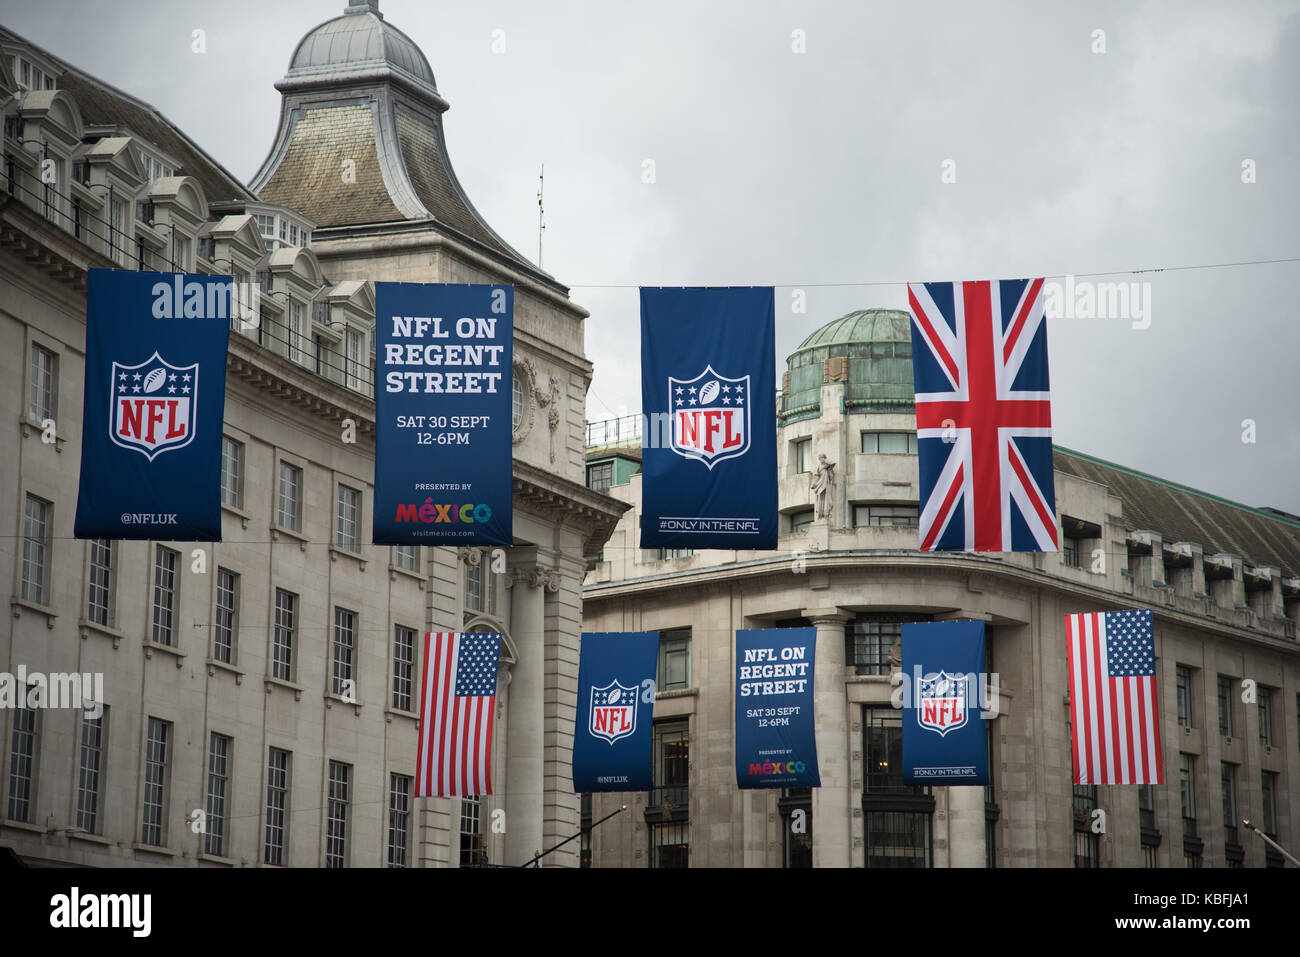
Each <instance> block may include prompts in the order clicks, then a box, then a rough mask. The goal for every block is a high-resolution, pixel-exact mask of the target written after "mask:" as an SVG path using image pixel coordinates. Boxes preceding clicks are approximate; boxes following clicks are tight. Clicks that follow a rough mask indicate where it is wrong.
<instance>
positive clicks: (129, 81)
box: [2, 0, 1300, 513]
mask: <svg viewBox="0 0 1300 957" xmlns="http://www.w3.org/2000/svg"><path fill="white" fill-rule="evenodd" d="M344 5H345V2H344V0H277V2H274V3H267V2H257V3H253V2H246V0H226V2H222V3H205V2H198V0H166V2H162V0H158V2H153V0H150V2H144V0H139V2H121V0H114V2H108V0H104V2H87V0H82V2H71V0H43V2H41V3H33V4H23V5H21V6H19V5H17V4H15V3H13V2H5V3H4V5H3V6H4V10H3V14H2V18H3V22H4V24H5V25H6V26H9V27H10V28H12V29H13V30H15V31H17V32H18V33H20V34H22V35H24V36H26V37H27V38H28V39H30V40H32V41H33V42H35V43H37V44H39V45H41V46H44V47H45V48H46V49H48V50H50V51H51V52H52V53H55V54H56V55H58V56H60V57H63V58H65V59H67V60H70V61H72V62H74V63H76V64H78V65H79V66H80V67H81V68H83V69H85V70H87V71H88V72H90V73H92V74H94V75H96V76H98V77H100V78H102V79H104V80H106V81H108V82H110V83H113V84H114V85H117V86H119V87H121V88H123V89H125V90H127V91H129V92H131V93H132V94H134V95H136V96H138V97H140V98H142V99H144V100H146V101H148V102H150V103H152V104H153V105H154V106H156V107H157V108H158V109H160V110H161V111H162V112H163V113H164V114H165V115H166V116H167V117H168V118H169V119H171V120H172V121H173V122H175V123H177V124H178V125H180V126H181V127H182V128H183V129H184V130H185V131H186V132H187V133H188V134H189V135H190V137H191V138H192V139H194V140H195V141H196V142H198V143H199V144H200V145H201V146H203V147H204V148H205V149H206V150H207V151H208V152H209V153H211V154H212V155H213V156H214V157H215V158H217V159H218V160H219V161H220V162H222V163H223V164H224V165H225V166H226V167H227V168H228V169H230V170H231V171H232V172H234V173H235V174H236V175H238V176H240V177H242V178H244V179H245V180H247V179H249V178H251V177H252V175H253V173H254V172H255V171H256V170H257V168H258V167H259V166H260V164H261V161H262V159H263V158H264V157H265V155H266V152H267V150H268V149H269V147H270V145H271V141H272V137H273V135H274V132H275V129H276V124H277V122H278V116H279V105H280V97H279V94H278V93H277V92H276V90H275V89H274V88H273V85H272V84H274V83H275V81H277V80H278V79H280V78H281V77H282V76H283V75H284V72H285V70H286V69H287V66H288V61H289V57H290V55H291V53H292V52H293V49H294V46H295V44H296V43H297V42H298V40H299V39H300V38H301V37H302V35H303V34H304V33H306V32H307V31H308V30H310V29H311V28H312V27H314V26H316V25H317V24H318V23H320V22H322V21H324V20H326V19H329V18H331V17H333V16H336V15H337V14H339V13H341V12H342V9H343V6H344ZM381 9H382V11H383V12H384V14H385V17H386V18H387V19H388V20H389V22H391V23H392V24H394V25H395V26H397V27H399V28H400V29H402V30H403V31H404V32H406V33H407V34H408V35H409V36H410V37H411V38H412V39H413V40H414V41H415V42H416V43H417V44H419V45H420V47H421V48H422V49H423V50H424V53H425V55H426V56H427V57H428V58H429V61H430V63H431V65H432V66H433V70H434V75H435V76H436V78H437V84H438V89H439V91H440V92H441V93H442V94H443V96H445V97H446V98H447V99H448V100H449V101H450V102H451V104H452V109H451V111H450V112H449V113H448V114H447V115H446V117H445V124H446V131H447V139H448V147H449V149H450V152H451V158H452V162H453V164H454V166H455V169H456V172H457V175H458V176H459V178H460V180H461V182H462V184H463V185H464V187H465V189H466V191H467V192H468V194H469V196H470V198H471V199H472V200H473V202H474V203H475V205H476V206H477V208H478V210H479V211H480V213H482V214H483V216H484V217H485V218H486V220H487V221H488V222H489V223H490V224H491V225H492V226H493V228H494V229H496V230H497V232H498V233H500V234H501V235H502V236H503V237H505V238H506V240H507V241H509V242H510V243H511V244H513V245H514V246H515V247H516V248H517V249H519V250H520V251H521V252H522V253H524V254H525V255H527V256H528V257H530V258H535V257H536V253H537V204H536V190H537V173H538V166H539V164H541V163H542V162H545V164H546V213H547V216H546V218H547V231H546V241H545V254H544V262H543V265H544V267H545V268H546V269H547V271H549V272H551V273H553V274H554V275H555V276H556V277H557V278H558V279H559V280H560V281H561V282H564V283H566V284H568V285H570V286H571V287H572V289H573V298H574V299H575V300H576V301H578V302H579V303H581V304H582V305H584V306H585V307H587V308H588V309H589V310H590V311H591V313H592V316H591V319H590V320H588V322H587V337H586V342H587V354H588V356H589V357H590V358H591V360H592V361H593V362H594V363H595V367H596V373H595V379H594V381H593V384H592V390H591V392H590V393H589V395H588V415H589V417H591V418H606V417H611V416H613V415H616V414H620V413H622V414H626V413H632V412H639V411H640V385H639V382H640V379H639V373H640V368H639V363H638V360H637V353H638V351H639V331H638V322H639V319H638V298H637V293H636V289H635V288H634V287H635V286H637V285H775V286H777V287H778V288H777V292H776V301H777V338H776V342H777V362H778V369H784V358H785V356H786V354H788V353H789V352H790V351H791V350H792V349H793V348H794V347H795V346H797V345H798V343H799V342H800V341H801V340H802V339H803V338H804V337H805V336H806V335H808V334H809V333H810V332H812V331H813V330H815V329H816V328H818V327H819V326H821V325H822V324H824V323H826V322H828V321H830V320H832V319H834V318H836V317H837V316H840V315H842V314H843V313H845V312H848V311H850V310H852V309H857V308H867V307H872V306H881V307H890V308H898V309H905V308H907V300H906V289H905V286H903V285H901V283H903V282H906V281H908V280H913V281H915V280H921V279H928V280H952V279H993V278H1015V277H1022V276H1048V277H1060V276H1064V275H1066V274H1074V275H1080V274H1084V273H1092V272H1097V271H1103V270H1127V269H1135V268H1159V267H1173V266H1187V265H1197V264H1204V263H1225V262H1237V261H1243V260H1259V259H1278V258H1284V257H1296V256H1300V216H1298V215H1297V213H1300V187H1298V186H1297V175H1300V174H1298V171H1300V3H1297V2H1291V3H1281V2H1277V3H1267V2H1253V0H1252V2H1232V3H1204V4H1202V3H1189V2H1177V3H1134V2H1124V3H1089V4H1083V3H1078V4H1059V3H1051V4H1046V3H1038V2H1020V3H989V2H981V3H978V4H974V3H968V2H957V3H903V2H898V3H870V4H868V3H859V2H853V3H850V2H839V3H832V2H807V0H802V2H796V3H776V2H755V0H709V2H694V3H691V2H685V3H676V2H657V3H654V4H647V3H624V2H608V0H604V2H598V0H582V2H578V0H572V2H549V0H532V2H473V3H450V2H443V0H439V2H424V0H381ZM195 29H203V30H205V31H206V33H207V51H206V53H203V54H201V55H200V54H195V53H193V52H192V51H191V35H192V31H193V30H195ZM495 30H501V31H504V41H505V51H504V52H502V53H494V52H493V49H492V45H493V39H494V35H493V31H495ZM796 30H800V31H803V37H804V43H805V48H806V52H803V53H798V52H795V50H794V49H793V47H794V46H795V41H794V39H793V35H794V31H796ZM1096 30H1104V31H1105V36H1104V42H1105V52H1104V53H1098V52H1093V50H1094V47H1095V46H1097V39H1096V36H1095V34H1094V31H1096ZM498 39H499V36H498ZM647 159H649V160H653V161H654V164H655V182H654V183H653V184H647V183H644V182H643V181H642V179H643V177H642V171H643V162H644V161H645V160H647ZM946 160H952V161H953V163H954V164H955V174H956V182H951V183H945V182H943V181H942V174H943V172H944V166H943V164H944V162H945V161H946ZM1246 160H1252V161H1253V162H1254V169H1255V178H1256V182H1254V183H1251V184H1246V183H1243V182H1242V176H1243V172H1242V164H1243V162H1244V161H1246ZM306 212H307V213H308V215H310V210H307V211H306ZM1103 278H1104V279H1111V280H1126V281H1130V280H1132V281H1146V282H1150V283H1151V306H1152V314H1151V322H1150V327H1149V328H1146V329H1135V328H1133V324H1132V323H1131V322H1129V321H1126V320H1101V319H1092V320H1085V319H1065V318H1062V319H1054V320H1051V321H1049V326H1048V329H1049V331H1048V341H1049V348H1050V353H1051V363H1052V366H1051V376H1052V393H1053V410H1052V411H1053V419H1054V423H1053V424H1054V430H1055V438H1056V441H1057V442H1058V443H1059V444H1061V445H1064V446H1067V447H1069V448H1073V449H1077V450H1080V451H1084V452H1088V453H1090V454H1093V455H1097V456H1100V457H1102V458H1106V459H1110V460H1112V461H1115V462H1118V463H1120V464H1123V465H1128V466H1131V467H1133V468H1137V469H1141V470H1143V471H1147V472H1151V473H1154V474H1156V475H1159V476H1162V477H1165V478H1169V479H1172V480H1174V481H1178V482H1181V483H1183V484H1187V485H1191V486H1194V487H1197V488H1201V489H1204V490H1206V491H1209V492H1213V493H1216V494H1219V495H1223V496H1225V497H1228V498H1232V499H1234V500H1237V501H1241V502H1244V503H1246V504H1250V505H1273V506H1276V507H1279V508H1283V509H1286V510H1288V511H1291V512H1296V513H1300V422H1298V421H1297V418H1298V416H1300V385H1298V384H1297V383H1298V382H1300V376H1298V375H1297V372H1296V363H1297V360H1298V359H1300V330H1298V329H1297V321H1298V320H1300V316H1297V310H1296V307H1295V305H1294V303H1295V298H1296V297H1295V295H1294V292H1295V287H1296V285H1297V283H1298V282H1300V263H1284V264H1276V265H1254V266H1245V267H1239V268H1224V269H1198V270H1186V271H1176V272H1175V271H1167V272H1163V273H1154V274H1145V275H1142V276H1136V277H1130V276H1123V275H1117V276H1110V277H1103ZM841 283H842V284H854V283H860V284H864V285H823V286H818V285H816V284H841ZM867 283H880V284H876V285H865V284H867ZM611 285H613V286H619V285H622V286H625V287H627V288H598V287H602V286H611ZM795 287H797V288H802V289H805V290H806V292H807V312H806V313H804V314H794V313H792V312H791V309H790V303H791V290H792V288H795ZM1246 419H1251V420H1253V421H1254V423H1255V437H1256V441H1255V442H1254V443H1253V444H1249V443H1245V442H1243V441H1242V435H1243V424H1242V423H1243V421H1244V420H1246Z"/></svg>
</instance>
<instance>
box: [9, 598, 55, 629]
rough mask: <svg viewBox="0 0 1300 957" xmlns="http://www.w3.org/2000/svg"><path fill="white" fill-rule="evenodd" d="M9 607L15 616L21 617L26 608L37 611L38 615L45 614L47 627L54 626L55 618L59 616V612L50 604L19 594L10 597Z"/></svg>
mask: <svg viewBox="0 0 1300 957" xmlns="http://www.w3.org/2000/svg"><path fill="white" fill-rule="evenodd" d="M9 608H10V610H11V611H12V612H13V616H14V617H15V618H21V617H22V616H23V609H24V608H26V609H27V610H28V611H30V612H35V613H36V614H38V615H44V616H45V627H46V628H53V627H54V619H55V618H58V617H59V616H58V614H57V613H56V612H54V611H52V610H51V609H50V607H49V606H48V605H42V604H40V603H38V602H34V601H28V600H27V599H26V598H19V597H18V596H17V595H13V596H11V597H10V598H9Z"/></svg>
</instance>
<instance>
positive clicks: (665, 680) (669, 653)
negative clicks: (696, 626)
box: [655, 628, 691, 691]
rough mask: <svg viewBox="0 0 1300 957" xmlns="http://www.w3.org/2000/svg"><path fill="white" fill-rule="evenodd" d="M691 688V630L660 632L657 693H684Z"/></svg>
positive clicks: (677, 629)
mask: <svg viewBox="0 0 1300 957" xmlns="http://www.w3.org/2000/svg"><path fill="white" fill-rule="evenodd" d="M690 686H691V630H690V629H689V628H673V629H671V630H669V631H661V632H659V671H658V675H657V677H656V679H655V690H657V691H684V690H686V689H687V688H689V687H690Z"/></svg>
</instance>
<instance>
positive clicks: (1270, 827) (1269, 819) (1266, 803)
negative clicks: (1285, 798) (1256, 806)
mask: <svg viewBox="0 0 1300 957" xmlns="http://www.w3.org/2000/svg"><path fill="white" fill-rule="evenodd" d="M1259 787H1260V796H1261V797H1262V798H1263V811H1264V815H1263V822H1262V824H1261V825H1260V826H1261V827H1263V829H1264V833H1265V834H1267V835H1268V836H1269V837H1271V838H1273V839H1274V840H1276V839H1277V772H1276V771H1264V772H1263V773H1262V774H1261V775H1260V779H1259Z"/></svg>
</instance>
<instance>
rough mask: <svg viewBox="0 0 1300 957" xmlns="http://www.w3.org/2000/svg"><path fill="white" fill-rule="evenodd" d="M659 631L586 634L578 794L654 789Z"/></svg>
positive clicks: (577, 735) (577, 738) (576, 737)
mask: <svg viewBox="0 0 1300 957" xmlns="http://www.w3.org/2000/svg"><path fill="white" fill-rule="evenodd" d="M658 662H659V633H658V632H655V631H641V632H626V633H602V634H584V635H583V636H582V650H581V652H580V653H579V658H578V714H577V721H576V723H575V724H574V728H573V790H575V791H577V792H578V793H580V794H581V793H585V792H587V791H649V790H650V789H651V788H653V787H654V778H653V768H652V763H651V761H652V755H651V740H652V723H653V720H654V707H655V704H654V701H655V667H656V665H657V664H658Z"/></svg>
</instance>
